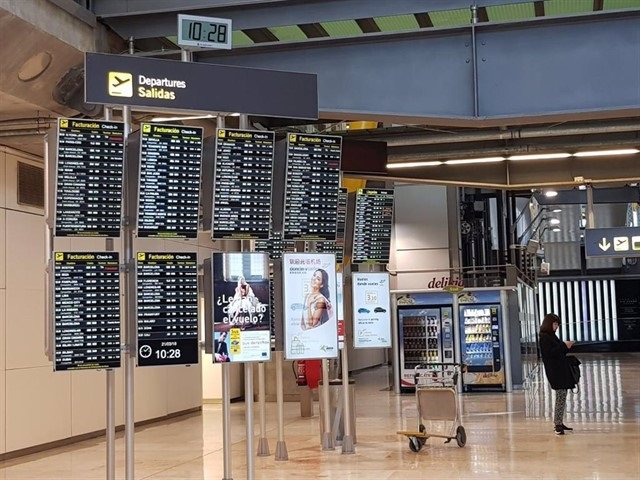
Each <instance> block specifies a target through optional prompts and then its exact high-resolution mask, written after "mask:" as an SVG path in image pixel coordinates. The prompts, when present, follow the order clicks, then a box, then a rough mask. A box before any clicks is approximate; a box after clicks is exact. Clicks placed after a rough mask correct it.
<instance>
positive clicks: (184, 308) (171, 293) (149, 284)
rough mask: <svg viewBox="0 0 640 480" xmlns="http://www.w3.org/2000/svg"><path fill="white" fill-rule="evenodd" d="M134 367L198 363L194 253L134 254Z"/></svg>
mask: <svg viewBox="0 0 640 480" xmlns="http://www.w3.org/2000/svg"><path fill="white" fill-rule="evenodd" d="M136 265H137V268H136V273H137V283H136V285H137V305H138V307H137V310H138V365H139V366H141V367H147V366H160V365H190V364H196V363H198V259H197V254H196V253H151V252H138V254H137V262H136Z"/></svg>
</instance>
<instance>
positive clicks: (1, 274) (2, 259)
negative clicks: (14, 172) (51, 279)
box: [0, 165, 7, 288]
mask: <svg viewBox="0 0 640 480" xmlns="http://www.w3.org/2000/svg"><path fill="white" fill-rule="evenodd" d="M1 167H2V165H0V170H1ZM6 216H7V215H6V211H5V210H4V209H3V208H0V288H7V282H6V280H7V268H6V265H7V261H6V259H7V257H6V248H7V242H6V238H7V225H6Z"/></svg>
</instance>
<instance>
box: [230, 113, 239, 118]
mask: <svg viewBox="0 0 640 480" xmlns="http://www.w3.org/2000/svg"><path fill="white" fill-rule="evenodd" d="M229 116H230V117H239V116H240V114H239V113H232V114H231V115H229Z"/></svg>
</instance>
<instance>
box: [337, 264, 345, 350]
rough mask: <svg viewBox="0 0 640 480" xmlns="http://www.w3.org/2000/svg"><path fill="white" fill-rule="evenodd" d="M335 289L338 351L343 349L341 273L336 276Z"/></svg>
mask: <svg viewBox="0 0 640 480" xmlns="http://www.w3.org/2000/svg"><path fill="white" fill-rule="evenodd" d="M336 288H337V290H338V292H337V293H338V295H337V297H336V298H337V299H338V301H337V304H338V305H337V306H338V309H337V310H336V312H337V314H338V347H340V350H342V349H343V348H344V301H343V298H344V297H343V290H342V289H343V283H342V272H338V273H337V274H336Z"/></svg>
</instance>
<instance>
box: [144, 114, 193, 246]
mask: <svg viewBox="0 0 640 480" xmlns="http://www.w3.org/2000/svg"><path fill="white" fill-rule="evenodd" d="M140 131H141V135H140V175H139V193H138V227H137V230H138V237H152V238H196V237H197V236H198V215H199V209H200V170H201V165H202V129H201V128H198V127H183V126H178V125H159V124H155V123H143V124H141V126H140Z"/></svg>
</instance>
